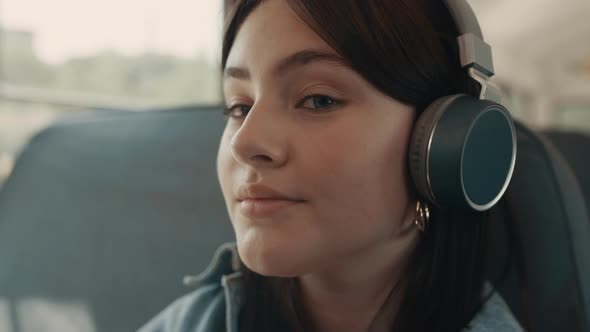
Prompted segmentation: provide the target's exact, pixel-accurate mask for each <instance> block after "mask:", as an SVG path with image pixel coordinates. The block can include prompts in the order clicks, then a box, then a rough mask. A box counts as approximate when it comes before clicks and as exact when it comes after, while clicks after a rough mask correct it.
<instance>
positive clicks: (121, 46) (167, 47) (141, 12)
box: [0, 0, 222, 63]
mask: <svg viewBox="0 0 590 332" xmlns="http://www.w3.org/2000/svg"><path fill="white" fill-rule="evenodd" d="M221 22H222V0H0V24H1V25H2V26H3V27H4V28H8V29H25V30H29V31H32V32H33V33H34V34H35V37H34V38H35V39H34V47H35V50H36V52H37V53H38V55H39V56H40V57H41V58H42V59H43V60H45V61H47V62H50V63H59V62H62V61H64V60H65V59H68V58H70V57H73V56H83V55H88V54H93V53H96V52H99V51H102V50H106V49H114V50H116V51H118V52H120V53H123V54H129V55H133V54H140V53H143V52H145V51H148V50H149V51H157V52H160V53H167V54H174V55H178V56H185V57H192V56H195V55H197V54H203V55H204V56H206V57H208V58H209V59H211V60H214V61H216V58H217V54H219V52H220V47H221V46H220V44H221V42H220V36H221V24H222V23H221Z"/></svg>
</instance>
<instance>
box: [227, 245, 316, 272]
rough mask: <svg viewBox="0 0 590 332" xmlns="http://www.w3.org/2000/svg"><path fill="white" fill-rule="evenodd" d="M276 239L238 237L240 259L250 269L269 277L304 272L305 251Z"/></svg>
mask: <svg viewBox="0 0 590 332" xmlns="http://www.w3.org/2000/svg"><path fill="white" fill-rule="evenodd" d="M297 249H298V248H289V247H288V246H286V245H285V244H281V243H277V242H276V241H272V242H265V241H261V240H258V241H253V239H248V238H245V239H242V240H241V241H240V239H238V252H239V255H240V259H241V260H242V262H243V263H244V265H246V267H248V269H250V270H252V271H254V272H256V273H258V274H261V275H263V276H268V277H295V276H298V275H301V274H303V273H304V269H303V265H304V264H301V263H302V261H304V260H305V259H304V257H303V252H301V250H297Z"/></svg>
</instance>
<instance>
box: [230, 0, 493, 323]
mask: <svg viewBox="0 0 590 332" xmlns="http://www.w3.org/2000/svg"><path fill="white" fill-rule="evenodd" d="M261 2H262V1H261V0H241V1H236V3H235V4H234V5H233V6H232V7H231V8H230V11H229V14H228V16H227V21H226V28H225V35H224V40H223V49H222V61H221V64H222V69H224V68H225V65H226V61H227V57H228V55H229V52H230V50H231V47H232V45H233V42H234V40H235V38H236V35H237V33H238V30H239V28H240V26H241V24H242V23H243V22H244V21H245V19H246V18H247V17H248V15H249V14H250V13H251V12H252V11H253V10H254V9H255V8H256V7H257V6H258V5H259V4H260V3H261ZM287 2H288V4H289V6H290V7H291V8H292V9H293V10H294V11H295V12H296V13H297V15H298V16H299V17H300V18H301V19H303V20H304V22H306V24H308V25H309V26H310V28H312V29H313V30H314V31H315V32H316V33H317V34H318V35H319V36H320V37H321V38H322V39H323V40H324V41H325V42H326V43H327V44H328V45H329V46H331V47H332V48H333V49H334V50H336V52H338V53H339V54H340V55H341V56H342V57H343V58H344V59H346V60H347V61H348V62H349V64H350V65H351V67H352V68H353V69H354V70H355V71H357V72H358V73H359V74H360V75H361V76H363V77H364V78H365V79H366V80H367V81H368V82H370V83H371V84H372V85H373V86H374V87H375V88H376V89H378V90H379V91H381V92H383V93H384V94H386V95H388V96H390V97H392V98H394V99H396V100H398V101H400V102H403V103H406V104H408V105H413V106H415V108H416V110H417V112H418V114H419V113H420V112H421V111H422V110H423V109H424V108H425V107H426V106H427V105H428V104H429V103H430V102H432V101H433V100H434V99H436V98H438V97H440V96H444V95H449V94H454V93H466V94H472V95H476V94H477V93H478V92H479V88H478V86H477V85H476V84H475V82H473V81H472V80H471V79H470V78H469V77H468V76H467V74H466V72H465V71H464V70H463V69H462V68H461V66H460V63H459V54H458V46H457V42H456V37H457V36H458V32H457V28H456V26H455V24H454V22H453V20H452V18H451V16H450V14H449V12H448V10H447V9H446V7H445V6H444V4H443V3H442V1H432V0H390V1H385V0H364V1H357V0H287ZM487 220H488V218H487V214H486V213H475V212H473V213H465V212H460V211H454V210H441V209H436V208H434V209H433V211H432V217H431V220H430V223H429V225H428V226H429V227H428V228H427V231H426V232H424V233H423V235H422V238H421V239H420V241H419V243H418V245H417V247H416V249H415V250H414V252H413V255H412V258H411V262H410V265H409V267H408V273H407V275H406V280H405V284H406V289H405V293H404V297H403V299H402V303H401V307H400V311H399V312H398V313H397V315H396V321H395V324H394V325H395V326H394V330H395V331H413V332H418V331H459V330H461V329H462V328H464V327H466V325H467V324H468V322H469V321H470V320H471V319H472V318H473V316H474V315H475V314H476V313H477V311H478V310H479V309H480V308H481V305H482V303H483V300H482V287H483V283H484V266H485V247H486V243H485V242H486V241H485V239H486V237H487V236H486V229H487V224H488V221H487ZM242 269H243V272H244V275H245V283H246V284H245V299H244V300H245V305H244V306H243V309H242V312H241V315H240V331H269V332H270V331H273V332H275V331H313V325H312V322H311V320H310V319H309V318H308V315H307V313H306V310H305V308H303V305H302V303H301V299H300V297H299V290H298V289H297V286H296V283H295V282H294V280H293V279H289V278H273V277H265V276H261V275H259V274H257V273H255V272H253V271H250V270H249V269H248V268H246V267H245V266H242Z"/></svg>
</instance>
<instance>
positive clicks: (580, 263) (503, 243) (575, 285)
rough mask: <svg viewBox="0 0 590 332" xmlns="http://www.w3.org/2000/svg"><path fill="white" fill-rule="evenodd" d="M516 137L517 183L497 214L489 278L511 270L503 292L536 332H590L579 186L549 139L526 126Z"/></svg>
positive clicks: (586, 229)
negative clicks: (505, 266) (507, 265)
mask: <svg viewBox="0 0 590 332" xmlns="http://www.w3.org/2000/svg"><path fill="white" fill-rule="evenodd" d="M517 138H518V157H517V159H516V167H515V170H514V176H513V179H512V182H511V184H510V186H509V188H508V190H507V192H506V195H505V199H503V201H502V202H501V204H500V205H498V206H496V207H495V208H494V209H493V211H492V214H493V216H494V218H495V219H496V220H494V221H495V222H493V223H492V230H491V236H490V237H491V241H490V251H491V255H492V256H493V257H494V258H493V260H492V266H491V267H490V270H491V271H493V272H490V275H492V276H497V275H499V274H500V270H502V268H503V267H504V264H505V263H507V264H509V270H508V273H507V277H506V279H505V281H504V282H502V283H497V284H496V286H497V287H498V288H499V289H500V292H501V293H502V295H503V296H504V298H505V299H506V300H507V302H508V303H509V305H510V307H511V308H512V310H513V311H514V312H515V314H517V316H518V318H519V319H520V320H521V322H524V323H525V324H528V325H529V327H530V328H531V331H535V332H536V331H539V332H544V331H590V222H589V220H588V214H587V212H586V207H585V203H584V199H583V195H582V193H581V190H580V187H579V185H578V183H577V179H576V178H575V177H574V175H573V173H572V171H571V169H570V167H569V165H568V163H567V162H566V161H565V160H564V159H563V157H562V156H561V154H560V153H559V152H558V150H557V149H556V148H555V147H554V146H553V144H551V143H550V142H549V141H548V140H547V139H546V138H544V137H543V136H541V135H538V134H535V133H534V132H532V131H530V130H529V129H527V128H526V127H524V126H523V125H521V124H517ZM503 220H505V221H506V223H504V222H502V221H503ZM507 230H511V231H510V232H507ZM511 237H512V238H513V239H514V240H515V241H513V244H514V247H512V248H511V246H509V244H510V241H509V239H510V238H511ZM506 259H507V260H506Z"/></svg>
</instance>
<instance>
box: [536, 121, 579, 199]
mask: <svg viewBox="0 0 590 332" xmlns="http://www.w3.org/2000/svg"><path fill="white" fill-rule="evenodd" d="M543 134H544V135H545V136H547V137H548V138H549V140H551V142H552V143H553V144H554V145H555V146H556V147H557V148H558V149H559V152H561V154H562V155H563V156H564V157H565V159H566V160H567V162H568V164H569V165H570V166H571V168H572V170H573V171H574V174H575V175H576V178H578V182H579V183H580V187H581V188H582V192H583V193H584V196H585V198H586V207H587V208H590V135H589V134H585V133H581V132H575V131H562V130H546V131H544V132H543Z"/></svg>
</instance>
